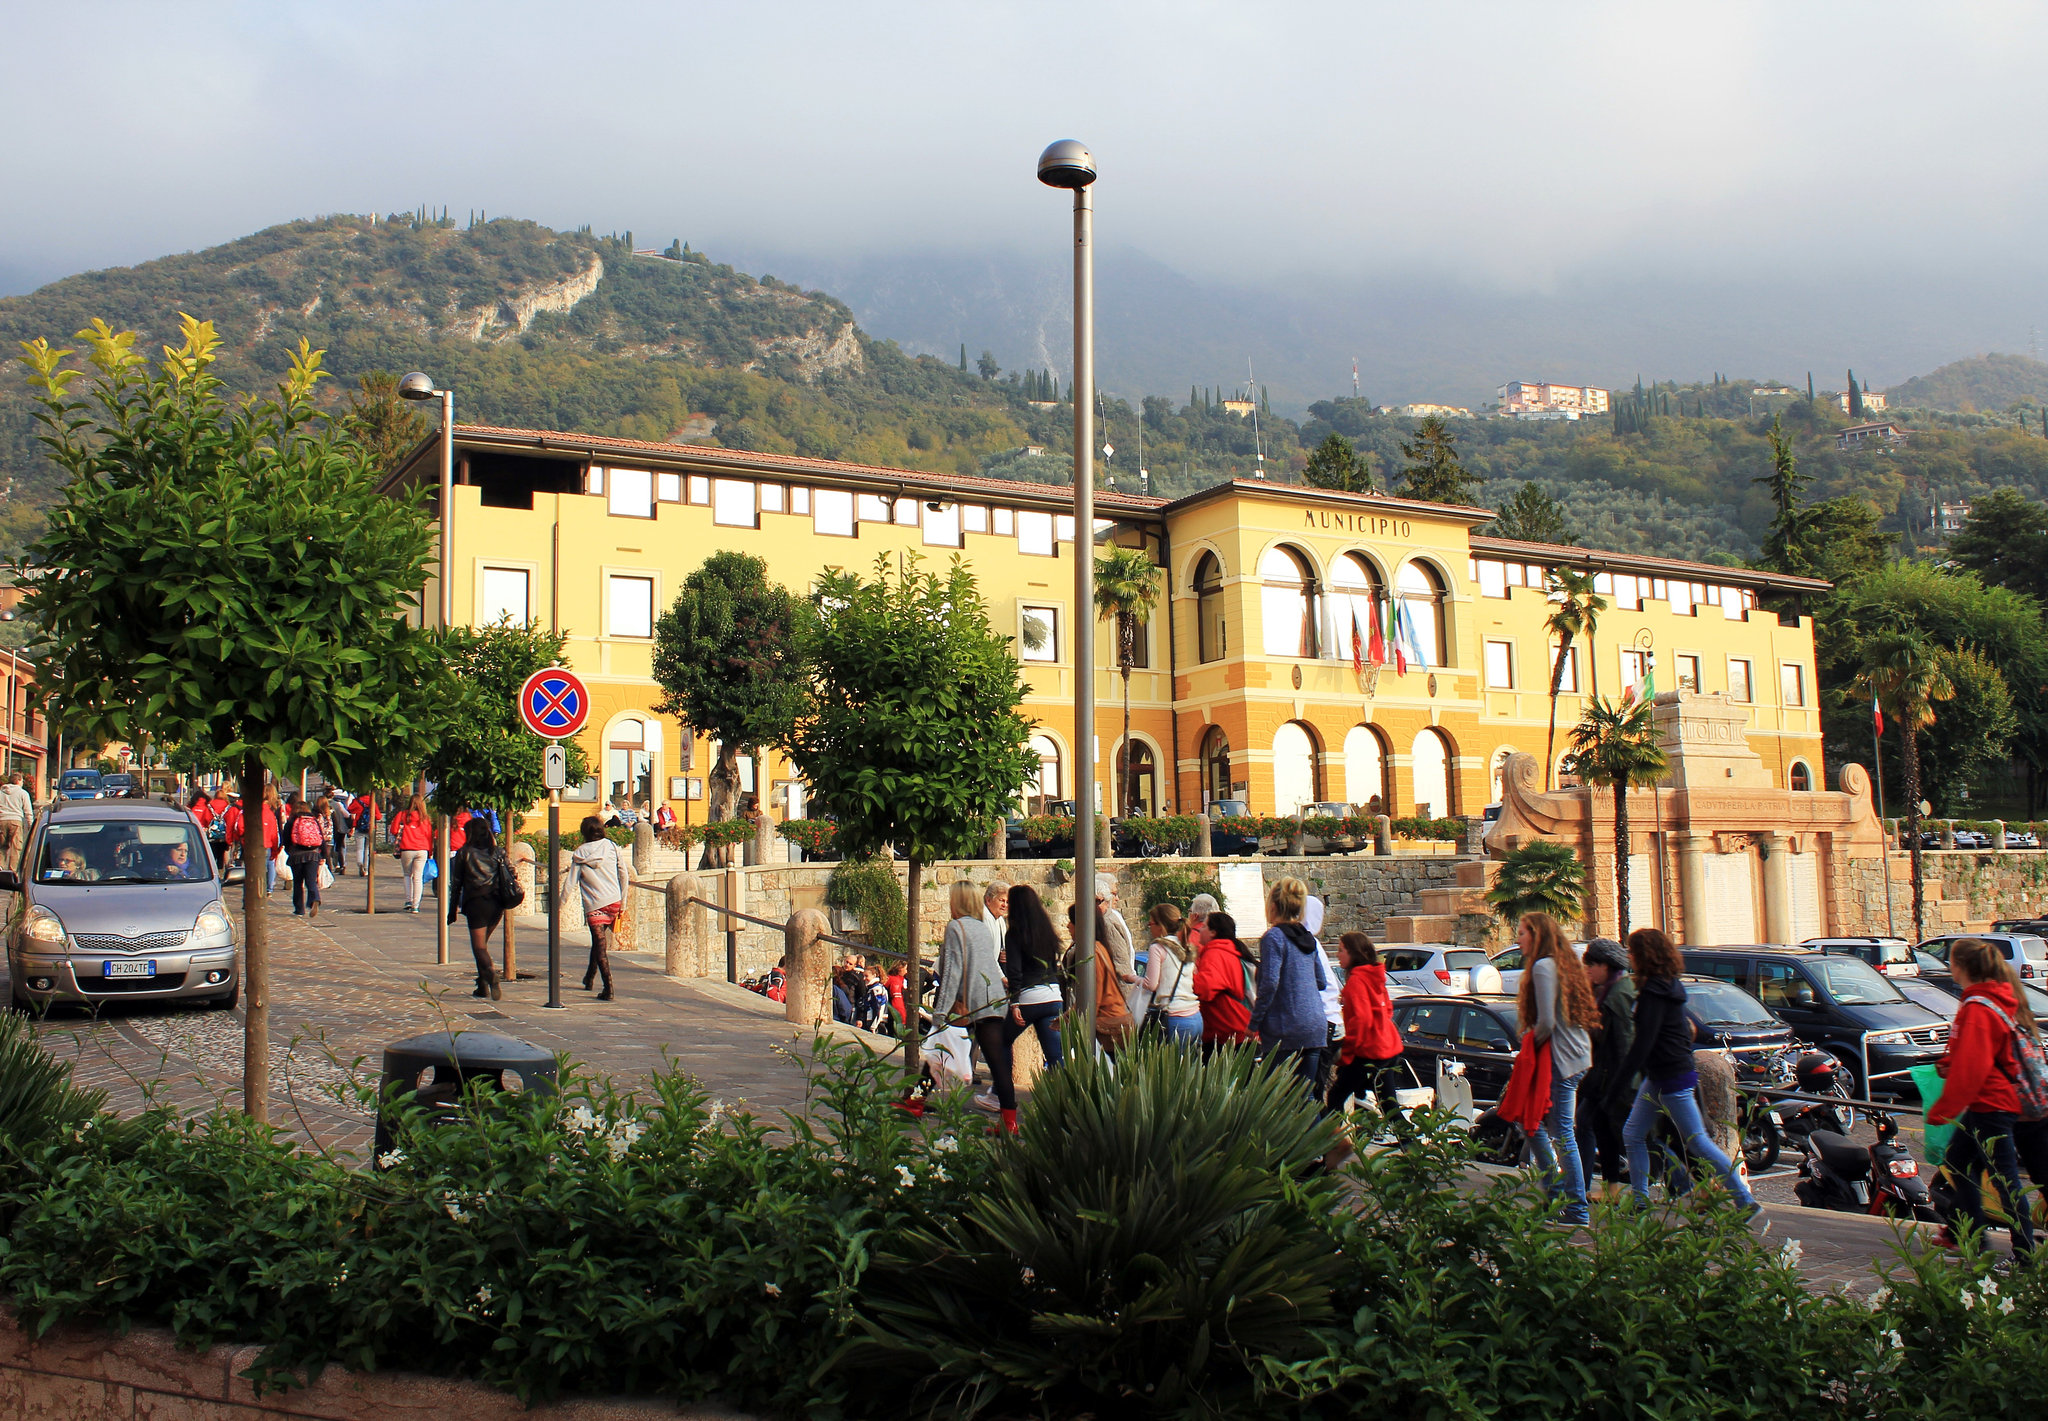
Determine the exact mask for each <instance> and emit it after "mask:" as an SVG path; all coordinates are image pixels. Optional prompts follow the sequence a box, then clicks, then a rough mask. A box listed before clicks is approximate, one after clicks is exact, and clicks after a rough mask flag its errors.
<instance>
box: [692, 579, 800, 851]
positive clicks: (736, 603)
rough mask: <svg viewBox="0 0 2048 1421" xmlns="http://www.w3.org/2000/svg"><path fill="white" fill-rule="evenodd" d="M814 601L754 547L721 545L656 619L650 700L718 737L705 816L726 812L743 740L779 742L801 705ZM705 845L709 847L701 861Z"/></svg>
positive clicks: (735, 787) (746, 744)
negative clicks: (773, 571) (773, 575)
mask: <svg viewBox="0 0 2048 1421" xmlns="http://www.w3.org/2000/svg"><path fill="white" fill-rule="evenodd" d="M811 626H812V617H811V609H810V608H809V607H808V606H806V605H805V603H804V601H803V599H802V598H800V597H797V596H796V595H795V594H794V593H792V592H790V591H789V589H787V588H785V587H782V586H780V585H778V584H776V583H773V582H770V581H769V580H768V564H766V563H765V562H763V561H761V559H759V558H757V557H754V556H753V555H752V554H750V553H735V552H719V553H713V554H712V555H711V556H710V557H708V558H706V559H705V560H704V565H703V566H702V567H700V568H698V569H697V570H696V571H695V572H693V573H691V574H690V575H689V576H688V577H686V578H684V579H683V587H682V591H681V592H679V593H677V594H676V600H675V603H674V604H673V605H672V606H671V607H670V608H669V609H668V610H667V611H666V612H663V613H662V614H661V618H660V620H659V621H657V622H656V623H655V626H654V682H655V684H656V685H658V686H660V687H661V699H660V700H659V701H657V702H656V703H655V706H654V709H655V710H656V712H658V713H659V714H661V715H673V716H677V717H679V718H681V720H682V721H683V723H684V725H685V726H686V727H688V729H687V730H686V731H685V733H686V734H689V733H694V732H696V731H702V732H703V733H704V734H706V735H709V736H712V737H713V738H715V739H716V740H717V741H718V759H717V762H716V763H715V764H714V765H713V766H712V768H711V801H710V810H711V818H712V820H713V821H714V822H716V821H718V820H723V819H730V818H731V817H732V814H733V808H734V804H735V802H736V800H737V797H738V794H739V784H740V775H739V756H740V752H741V750H742V749H756V748H759V747H761V746H764V745H775V746H784V745H787V744H788V742H789V734H790V729H791V727H792V726H794V725H795V723H796V718H797V716H798V715H799V714H800V713H801V712H802V710H803V707H804V682H805V676H806V670H807V663H806V659H805V658H806V648H807V645H808V641H809V635H810V630H811ZM710 852H711V851H710V849H709V848H708V847H707V848H706V850H705V853H706V862H709V855H710Z"/></svg>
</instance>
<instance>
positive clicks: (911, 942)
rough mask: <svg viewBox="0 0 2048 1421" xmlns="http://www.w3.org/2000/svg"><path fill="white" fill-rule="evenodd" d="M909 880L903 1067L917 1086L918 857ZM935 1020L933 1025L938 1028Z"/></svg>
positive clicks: (920, 982)
mask: <svg viewBox="0 0 2048 1421" xmlns="http://www.w3.org/2000/svg"><path fill="white" fill-rule="evenodd" d="M908 863H909V865H910V881H909V883H908V884H907V885H906V888H905V894H904V898H905V902H904V914H905V918H904V925H903V928H904V930H903V955H904V963H903V1022H904V1026H903V1030H904V1037H903V1067H904V1072H905V1074H906V1075H907V1076H908V1077H909V1080H910V1083H911V1084H912V1085H913V1086H915V1085H916V1084H917V1075H918V1068H919V1066H920V1065H921V1064H922V1063H921V1061H920V1060H919V1056H920V1054H921V1048H922V1047H923V1045H924V1037H923V1033H922V1032H920V1031H919V1030H918V1025H917V1009H918V1005H919V1003H921V1002H923V1001H924V955H923V953H922V952H921V951H920V950H919V948H918V944H919V942H921V941H922V940H923V938H924V933H923V931H922V930H921V929H920V928H919V926H918V921H917V915H918V914H919V913H921V912H923V911H924V881H923V880H924V860H923V859H921V858H919V857H918V856H917V855H916V854H911V855H910V856H909V859H908ZM936 1024H937V1023H936V1021H935V1022H934V1025H936Z"/></svg>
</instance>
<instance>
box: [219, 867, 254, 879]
mask: <svg viewBox="0 0 2048 1421" xmlns="http://www.w3.org/2000/svg"><path fill="white" fill-rule="evenodd" d="M248 877H249V870H248V869H246V868H244V867H243V866H242V865H240V864H236V865H235V866H234V867H233V868H231V869H229V870H228V871H227V872H226V873H224V874H222V875H221V878H220V881H221V882H222V883H241V882H244V881H245V880H246V879H247V878H248Z"/></svg>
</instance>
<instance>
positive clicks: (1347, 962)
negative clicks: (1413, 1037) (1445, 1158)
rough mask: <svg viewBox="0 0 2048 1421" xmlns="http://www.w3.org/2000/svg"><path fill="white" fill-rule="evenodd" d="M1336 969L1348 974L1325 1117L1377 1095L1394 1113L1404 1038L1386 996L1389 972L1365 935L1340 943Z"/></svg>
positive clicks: (1348, 936)
mask: <svg viewBox="0 0 2048 1421" xmlns="http://www.w3.org/2000/svg"><path fill="white" fill-rule="evenodd" d="M1337 970H1338V971H1339V972H1341V973H1343V974H1344V991H1343V996H1342V998H1341V1001H1342V1002H1343V1006H1344V1039H1343V1041H1342V1042H1340V1043H1339V1044H1338V1047H1337V1074H1336V1076H1335V1077H1333V1078H1332V1079H1331V1081H1330V1091H1329V1094H1328V1095H1326V1096H1324V1098H1323V1114H1325V1115H1328V1114H1330V1113H1331V1112H1332V1111H1336V1110H1342V1109H1343V1108H1344V1106H1345V1104H1346V1102H1348V1101H1349V1100H1350V1099H1351V1098H1352V1097H1353V1096H1357V1097H1358V1098H1359V1099H1360V1100H1363V1099H1365V1096H1366V1092H1367V1091H1371V1092H1373V1094H1374V1096H1375V1098H1376V1099H1377V1100H1378V1101H1379V1107H1380V1109H1381V1111H1382V1112H1385V1113H1387V1114H1392V1113H1393V1111H1394V1108H1395V1107H1394V1084H1393V1076H1392V1075H1391V1074H1390V1073H1389V1072H1390V1069H1391V1068H1392V1067H1394V1066H1397V1065H1399V1064H1400V1062H1401V1033H1400V1032H1398V1031H1396V1030H1395V1029H1394V1003H1393V1000H1392V999H1391V998H1390V997H1389V996H1388V995H1387V969H1386V967H1385V965H1384V964H1383V963H1381V961H1380V954H1379V950H1378V949H1377V948H1375V947H1374V946H1373V945H1372V939H1371V938H1369V937H1367V936H1366V935H1365V934H1364V933H1346V934H1344V936H1343V937H1341V938H1339V939H1338V940H1337Z"/></svg>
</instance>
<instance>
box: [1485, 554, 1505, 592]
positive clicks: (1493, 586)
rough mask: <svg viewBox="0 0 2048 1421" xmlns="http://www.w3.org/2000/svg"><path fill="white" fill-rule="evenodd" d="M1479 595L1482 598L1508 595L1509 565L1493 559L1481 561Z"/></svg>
mask: <svg viewBox="0 0 2048 1421" xmlns="http://www.w3.org/2000/svg"><path fill="white" fill-rule="evenodd" d="M1479 595H1480V596H1481V597H1505V596H1507V595H1508V565H1507V564H1506V563H1501V562H1495V561H1493V560H1492V559H1491V558H1481V559H1480V560H1479Z"/></svg>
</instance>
